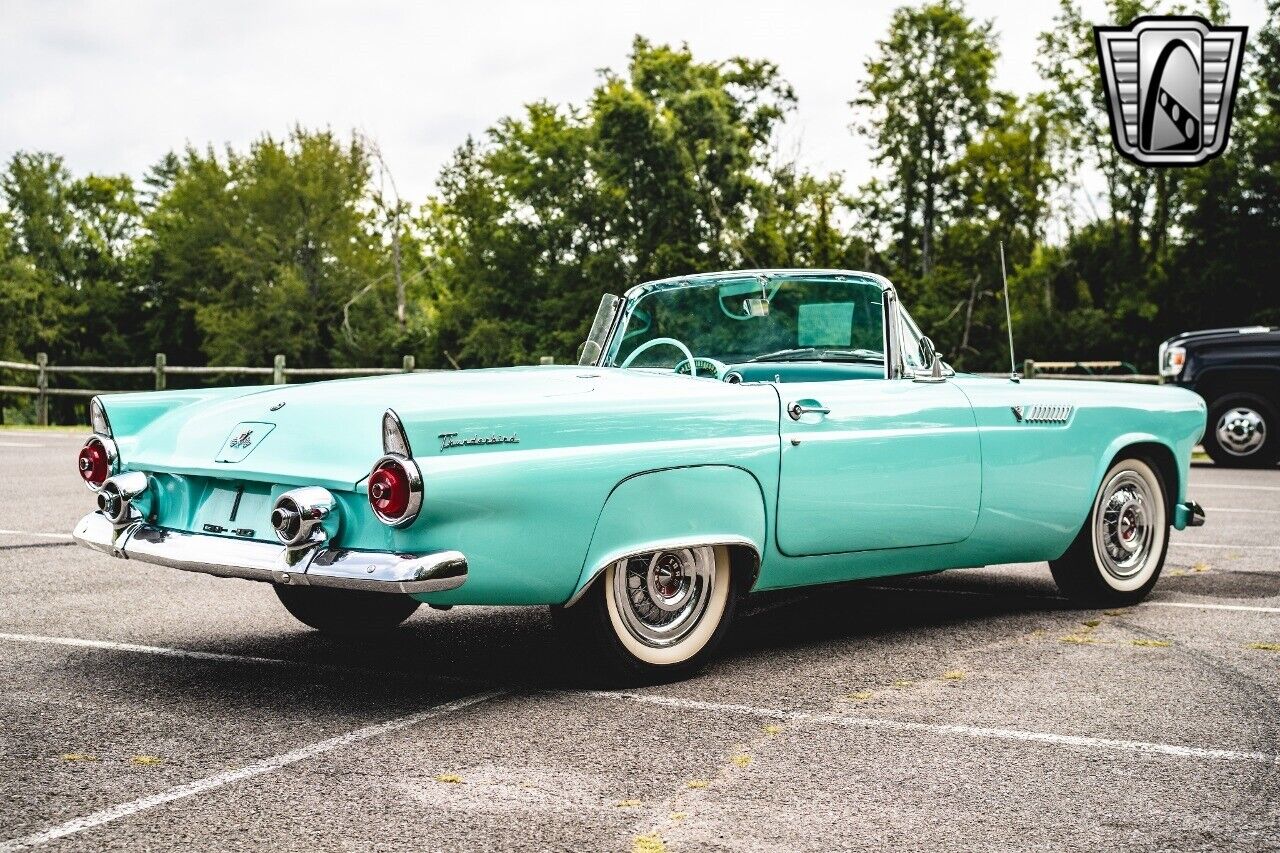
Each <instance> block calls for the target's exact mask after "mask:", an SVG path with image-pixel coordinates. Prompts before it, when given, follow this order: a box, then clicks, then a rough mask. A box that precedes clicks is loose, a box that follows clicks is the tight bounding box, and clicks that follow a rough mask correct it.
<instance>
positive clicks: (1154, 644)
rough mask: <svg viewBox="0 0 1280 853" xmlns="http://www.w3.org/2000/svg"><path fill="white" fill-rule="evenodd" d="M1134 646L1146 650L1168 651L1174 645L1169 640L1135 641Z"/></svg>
mask: <svg viewBox="0 0 1280 853" xmlns="http://www.w3.org/2000/svg"><path fill="white" fill-rule="evenodd" d="M1133 644H1134V645H1135V646H1141V647H1142V648H1144V649H1167V648H1169V647H1170V646H1172V645H1173V643H1171V642H1169V641H1168V640H1134V641H1133Z"/></svg>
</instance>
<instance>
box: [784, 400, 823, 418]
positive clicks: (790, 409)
mask: <svg viewBox="0 0 1280 853" xmlns="http://www.w3.org/2000/svg"><path fill="white" fill-rule="evenodd" d="M787 414H788V415H790V416H791V420H793V421H798V420H800V419H801V418H802V417H804V416H805V415H829V414H831V410H830V409H828V408H826V407H824V406H807V405H805V404H804V403H800V402H795V403H790V404H788V406H787Z"/></svg>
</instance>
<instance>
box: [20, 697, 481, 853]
mask: <svg viewBox="0 0 1280 853" xmlns="http://www.w3.org/2000/svg"><path fill="white" fill-rule="evenodd" d="M501 695H503V694H502V692H501V691H493V692H489V693H477V694H474V695H472V696H467V697H464V698H462V699H458V700H456V701H454V702H447V703H445V704H443V705H436V706H435V707H433V708H428V709H427V710H425V711H419V712H418V713H416V714H408V715H406V716H404V717H396V718H395V719H392V720H387V721H386V722H383V723H377V724H375V725H372V726H365V727H364V728H361V729H355V730H354V731H350V732H346V733H345V734H340V735H338V736H336V737H331V738H328V739H326V740H322V741H318V742H317V743H313V744H309V745H307V746H303V747H299V748H298V749H294V750H290V751H289V752H285V753H282V754H280V755H275V756H272V757H271V758H264V759H262V760H261V761H255V762H254V763H252V764H248V765H246V766H244V767H240V768H238V769H235V770H226V771H223V772H222V773H215V774H214V775H212V776H206V777H205V778H203V779H197V780H196V781H194V782H188V783H187V784H185V785H179V786H178V787H176V788H170V789H169V790H167V791H161V792H160V793H158V794H152V795H151V796H149V797H141V798H139V799H136V800H131V801H129V802H127V803H121V804H119V805H116V806H111V807H110V808H106V809H103V810H102V811H98V812H94V813H93V814H90V815H85V816H84V817H79V818H76V819H75V820H69V821H67V822H66V823H61V824H58V825H57V826H51V827H49V828H48V829H43V830H41V831H39V832H35V833H32V834H31V835H24V836H22V837H21V838H14V839H12V840H9V841H4V842H0V853H12V851H15V850H25V849H27V848H29V847H38V846H39V845H41V844H48V843H49V842H50V841H56V840H57V839H59V838H66V837H67V836H68V835H74V834H76V833H77V832H84V831H85V830H86V829H93V828H94V827H97V826H102V825H103V824H105V823H111V822H112V821H115V820H119V819H120V818H123V817H129V816H130V815H135V814H137V813H138V812H142V811H146V810H147V809H153V808H155V807H156V806H162V805H164V804H166V803H171V802H173V801H174V800H181V799H183V798H184V797H191V796H194V795H196V794H203V793H205V792H206V791H211V790H213V789H214V788H221V787H223V786H224V785H230V784H232V783H234V782H240V781H243V780H245V779H251V778H253V777H254V776H261V775H262V774H264V773H271V772H272V771H275V770H279V769H280V768H282V767H287V766H288V765H290V764H296V763H297V762H299V761H304V760H306V759H308V758H314V757H315V756H317V755H322V754H324V753H326V752H332V751H333V750H335V749H339V748H341V747H344V746H348V745H350V744H353V743H359V742H360V741H363V740H369V739H370V738H375V737H378V736H379V735H384V734H387V733H388V732H394V731H398V730H399V729H404V728H408V727H409V726H415V725H417V724H418V723H421V722H425V721H426V720H430V719H434V718H436V717H443V716H445V715H446V714H452V713H454V712H455V711H461V710H462V709H464V708H470V707H471V706H473V705H478V704H480V703H481V702H486V701H488V700H490V699H494V698H497V697H498V696H501Z"/></svg>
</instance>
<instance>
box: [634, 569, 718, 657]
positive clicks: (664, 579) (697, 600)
mask: <svg viewBox="0 0 1280 853" xmlns="http://www.w3.org/2000/svg"><path fill="white" fill-rule="evenodd" d="M714 585H715V554H714V552H713V550H712V549H711V548H705V547H703V548H681V549H678V550H674V551H655V552H653V553H650V554H644V555H641V556H638V557H630V558H628V559H626V560H620V561H618V564H617V565H616V566H615V567H614V572H613V596H614V603H615V604H616V605H617V607H618V613H619V615H621V617H622V622H623V624H624V625H626V628H627V631H628V632H629V633H630V634H631V635H632V636H633V637H635V638H636V639H637V640H639V641H640V642H642V643H644V644H645V645H647V646H654V647H656V648H661V647H664V646H671V645H674V644H675V643H678V642H680V641H681V640H682V639H684V638H685V637H686V636H688V634H689V633H690V632H691V631H693V629H694V628H696V627H697V625H698V623H699V621H701V619H702V614H703V612H704V611H705V610H706V607H707V602H708V601H709V600H710V598H711V593H712V590H713V589H714Z"/></svg>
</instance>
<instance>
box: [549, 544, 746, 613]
mask: <svg viewBox="0 0 1280 853" xmlns="http://www.w3.org/2000/svg"><path fill="white" fill-rule="evenodd" d="M716 545H724V546H726V547H742V548H748V549H750V551H751V553H752V554H754V555H755V558H756V570H757V571H759V569H760V550H759V549H758V548H756V543H754V542H752V541H751V540H750V539H748V538H747V537H745V536H738V535H735V534H727V535H711V536H683V537H680V538H678V539H656V540H654V541H652V542H644V543H642V544H640V545H637V546H633V547H628V548H619V549H617V550H615V551H609V552H608V553H606V554H605V557H604V558H603V559H601V560H599V561H598V562H597V563H596V565H595V566H594V567H593V568H592V569H591V572H590V573H589V574H588V575H587V580H586V583H584V584H582V586H581V587H580V588H579V589H578V590H577V592H575V593H574V594H573V595H572V596H570V598H569V600H568V601H566V602H565V603H564V605H563V606H564V607H572V606H573V605H575V604H577V603H578V602H579V601H581V600H582V596H584V595H586V593H587V590H588V589H590V588H591V585H592V584H593V583H595V581H596V578H598V577H599V576H600V573H601V572H603V571H604V570H605V569H607V568H609V567H610V566H612V565H613V564H614V563H616V562H618V561H619V560H624V559H627V558H628V557H635V556H638V555H640V554H648V553H650V552H652V551H673V550H676V549H678V548H699V547H712V548H714V547H715V546H716Z"/></svg>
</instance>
